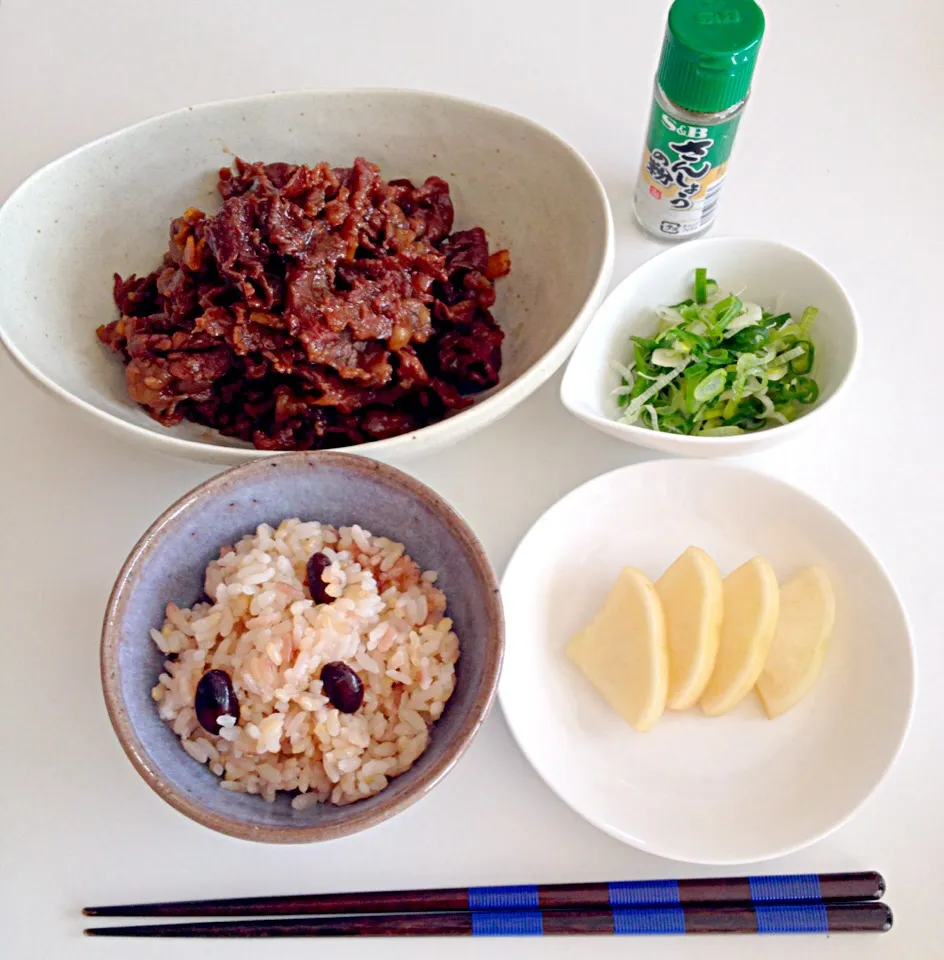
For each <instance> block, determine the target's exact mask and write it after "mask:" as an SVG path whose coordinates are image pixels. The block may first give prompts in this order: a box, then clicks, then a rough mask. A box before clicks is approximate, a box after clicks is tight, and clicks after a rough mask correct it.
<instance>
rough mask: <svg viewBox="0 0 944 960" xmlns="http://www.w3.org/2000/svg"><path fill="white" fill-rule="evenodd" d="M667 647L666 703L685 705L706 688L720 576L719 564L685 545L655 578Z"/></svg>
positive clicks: (717, 627) (714, 638)
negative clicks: (685, 547) (670, 564)
mask: <svg viewBox="0 0 944 960" xmlns="http://www.w3.org/2000/svg"><path fill="white" fill-rule="evenodd" d="M655 587H656V593H657V594H658V595H659V599H660V600H661V601H662V612H663V614H664V615H665V632H666V640H667V641H668V648H669V694H668V697H667V699H666V706H668V707H669V708H670V709H672V710H687V709H688V708H689V707H691V706H694V705H695V704H696V703H697V702H698V699H699V697H701V695H702V693H703V692H704V690H705V687H706V686H707V684H708V681H709V679H710V678H711V672H712V670H713V669H714V665H715V659H716V657H717V654H718V641H719V639H720V632H721V615H722V610H723V602H722V590H723V587H722V580H721V574H720V572H719V571H718V565H717V564H716V563H715V562H714V560H712V559H711V557H709V556H708V554H707V553H705V551H704V550H700V549H699V548H698V547H689V548H688V549H687V550H686V551H685V552H684V553H683V554H682V555H681V556H680V557H679V558H678V559H677V560H675V562H674V563H673V564H672V566H670V567H669V568H668V570H666V571H665V573H663V574H662V576H661V577H659V579H658V580H657V581H656V583H655Z"/></svg>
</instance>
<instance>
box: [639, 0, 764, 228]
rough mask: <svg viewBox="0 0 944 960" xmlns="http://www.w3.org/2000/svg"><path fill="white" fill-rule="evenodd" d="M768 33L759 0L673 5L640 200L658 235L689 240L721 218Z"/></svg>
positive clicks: (685, 0)
mask: <svg viewBox="0 0 944 960" xmlns="http://www.w3.org/2000/svg"><path fill="white" fill-rule="evenodd" d="M763 35H764V14H763V11H762V10H761V9H760V7H759V6H758V5H757V4H756V3H755V2H754V0H675V2H674V3H673V4H672V7H671V9H670V10H669V20H668V24H667V26H666V30H665V40H664V41H663V44H662V55H661V57H660V58H659V67H658V70H657V72H656V81H655V89H654V92H653V100H652V112H651V114H650V116H649V128H648V132H647V136H646V147H645V150H644V151H643V158H642V169H641V170H640V173H639V180H638V182H637V184H636V196H635V203H634V206H635V210H636V218H637V219H638V220H639V223H640V225H641V226H642V227H643V229H644V230H646V231H647V232H648V233H650V234H652V235H654V236H656V237H658V238H659V239H662V240H685V239H687V238H688V237H693V236H696V235H697V234H700V233H704V231H705V230H707V229H708V228H709V227H710V226H711V224H712V222H713V221H714V218H715V212H716V210H717V207H718V199H719V196H720V194H721V190H722V187H723V186H724V180H725V177H726V176H727V172H728V158H729V157H730V155H731V147H732V146H733V144H734V137H735V134H736V133H737V128H738V124H739V122H740V120H741V114H742V113H743V112H744V106H745V104H746V103H747V97H748V93H749V91H750V86H751V77H752V76H753V73H754V65H755V63H756V61H757V51H758V50H759V48H760V42H761V38H762V37H763Z"/></svg>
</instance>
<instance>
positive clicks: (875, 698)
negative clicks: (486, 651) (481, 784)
mask: <svg viewBox="0 0 944 960" xmlns="http://www.w3.org/2000/svg"><path fill="white" fill-rule="evenodd" d="M690 545H696V546H699V547H701V548H702V549H704V550H707V551H708V553H709V554H711V556H713V557H714V558H715V560H716V561H717V563H718V566H719V567H720V568H721V572H722V574H727V573H729V572H730V571H731V570H732V569H734V568H735V567H737V566H739V565H740V564H741V563H743V562H744V561H745V560H748V559H749V558H750V557H752V556H754V555H756V554H760V555H762V556H764V557H766V558H767V559H768V560H769V561H770V563H771V564H772V565H773V568H774V571H775V572H776V574H777V576H778V578H780V579H781V580H782V579H783V578H786V577H790V576H792V575H793V574H794V573H796V572H798V571H799V570H800V569H802V568H803V567H806V566H809V565H811V564H821V565H822V566H823V567H825V569H826V570H827V572H828V574H829V577H830V579H831V580H832V583H833V586H834V589H835V592H836V626H835V630H834V632H833V636H832V639H831V641H830V646H829V650H828V653H827V656H826V663H825V665H824V668H823V672H822V675H821V676H820V677H819V679H818V680H817V682H816V685H815V686H814V687H813V689H812V690H811V691H810V693H809V695H808V696H807V697H806V698H805V699H804V700H803V701H802V702H801V703H799V704H798V705H797V706H796V707H794V708H793V709H792V710H790V711H789V712H788V713H785V714H784V715H783V716H781V717H778V718H777V719H776V720H768V719H767V718H766V717H765V716H764V714H763V711H762V710H761V707H760V703H759V701H758V699H757V697H756V696H755V695H754V694H753V693H751V694H749V695H748V697H747V699H746V700H745V701H743V702H742V703H741V704H740V705H739V706H738V707H736V708H735V709H734V710H732V711H731V712H730V713H728V714H726V715H725V716H723V717H706V716H704V715H703V714H702V713H701V711H699V710H698V709H697V708H696V709H693V710H688V711H684V712H676V711H671V710H670V711H666V713H665V715H664V716H663V717H662V719H661V720H659V722H658V723H657V724H656V725H655V727H654V728H653V729H652V730H651V731H649V732H648V733H636V732H635V731H634V730H632V729H631V728H630V727H629V726H628V725H627V724H626V723H625V722H624V721H623V720H622V719H621V718H620V717H619V716H618V715H617V714H616V713H615V711H613V710H612V709H611V708H610V707H609V706H608V705H607V704H606V703H605V702H604V701H603V700H602V699H601V698H600V696H599V695H598V694H597V692H596V690H594V688H593V687H592V686H591V685H590V684H589V683H588V682H587V680H586V679H585V678H584V676H583V674H582V673H581V672H580V671H579V670H578V669H577V668H576V667H575V666H574V665H573V664H572V663H571V662H570V661H569V660H568V659H567V657H566V656H565V654H564V647H565V645H566V644H567V641H568V640H569V639H570V637H572V636H573V634H574V633H576V632H577V631H578V630H579V629H580V628H581V627H583V626H584V624H585V623H586V622H587V621H588V620H589V619H590V618H591V617H592V616H593V614H594V613H595V612H596V610H597V609H598V608H599V606H600V604H601V602H602V601H603V598H604V597H605V596H606V593H607V591H608V590H609V589H610V587H611V585H612V583H613V581H614V580H615V579H616V575H617V573H618V572H619V570H620V568H621V567H623V566H625V565H630V566H634V567H637V568H638V569H640V570H642V571H643V573H645V574H646V575H647V576H649V577H650V578H651V579H653V580H655V579H656V578H657V577H659V576H660V575H661V574H662V572H663V571H664V570H665V568H666V567H667V566H668V565H669V564H670V563H671V562H672V561H673V560H674V559H675V557H676V556H678V554H680V553H681V552H682V551H683V550H684V549H685V548H686V547H688V546H690ZM502 599H503V602H504V605H505V625H506V630H507V635H508V637H510V638H511V639H510V642H509V644H508V646H507V647H506V650H505V663H504V667H503V669H502V676H501V681H500V683H499V697H500V699H501V704H502V710H503V712H504V714H505V717H506V719H507V720H508V724H509V726H510V727H511V731H512V733H513V734H514V736H515V739H516V740H517V741H518V744H519V746H520V747H521V749H522V750H523V752H524V753H525V755H526V756H527V757H528V759H529V760H530V761H531V763H532V764H533V765H534V768H535V769H536V770H537V772H538V773H539V774H540V775H541V777H542V778H543V779H544V781H545V782H546V783H547V785H548V786H549V787H550V788H551V789H552V790H553V791H554V792H555V793H557V795H558V796H559V797H560V798H561V799H562V800H564V802H565V803H567V804H569V805H570V806H571V807H572V808H573V809H574V810H575V811H576V812H577V813H579V814H580V815H581V816H583V817H584V818H585V819H587V820H588V821H590V823H593V824H594V825H596V826H597V827H599V828H600V829H601V830H605V831H606V832H607V833H609V834H610V835H612V836H614V837H616V838H617V839H619V840H622V841H624V842H625V843H629V844H632V845H633V846H635V847H638V848H639V849H641V850H644V851H646V852H648V853H652V854H656V855H658V856H662V857H670V858H672V859H674V860H684V861H688V862H691V863H705V864H735V863H748V862H752V861H757V860H766V859H769V858H771V857H777V856H781V855H783V854H787V853H791V852H793V851H795V850H799V849H800V848H801V847H805V846H807V845H808V844H811V843H813V842H814V841H815V840H818V839H820V838H822V837H825V836H826V835H827V834H828V833H830V832H831V831H833V830H835V829H836V828H837V827H839V826H840V825H841V824H843V823H845V822H846V821H847V820H848V819H849V817H851V816H852V814H853V813H854V812H855V811H856V810H857V809H858V808H859V806H860V805H861V804H862V803H864V802H865V800H866V798H867V797H869V795H870V794H871V793H872V791H873V790H874V789H875V788H876V787H877V786H878V784H879V782H880V781H881V780H882V778H883V777H884V776H885V774H886V773H887V771H888V769H889V767H890V766H891V764H892V762H893V761H894V759H895V757H896V756H897V755H898V751H899V749H900V747H901V744H902V742H903V741H904V738H905V735H906V733H907V730H908V725H909V722H910V719H911V714H912V709H913V705H914V686H915V680H914V655H913V651H912V644H911V637H910V633H909V629H908V623H907V619H906V617H905V612H904V610H903V609H902V605H901V601H900V600H899V598H898V595H897V593H896V592H895V588H894V586H893V585H892V583H891V581H890V580H889V579H888V575H887V574H886V573H885V571H884V570H883V569H882V566H881V564H880V563H879V561H878V560H877V559H876V558H875V556H874V555H873V554H872V552H871V551H870V550H869V548H868V547H867V546H866V545H865V544H864V543H863V542H862V541H861V540H860V539H859V538H858V537H857V536H856V534H855V533H854V532H853V531H852V530H850V529H849V527H847V526H846V524H845V523H843V522H842V520H840V519H839V518H838V517H837V516H836V515H835V514H833V513H832V512H831V511H830V510H828V509H827V508H826V507H824V506H823V505H822V504H821V503H819V502H818V501H817V500H815V499H813V497H811V496H809V495H807V494H805V493H803V492H801V491H800V490H797V489H795V488H794V487H791V486H788V485H787V484H785V483H783V482H782V481H780V480H776V479H774V478H773V477H769V476H766V475H764V474H761V473H755V472H753V471H750V470H746V469H744V468H743V467H737V466H734V465H733V464H727V463H720V462H711V461H705V460H672V459H660V460H650V461H648V462H646V463H641V464H638V465H635V466H630V467H623V468H621V469H619V470H614V471H612V472H611V473H607V474H604V475H603V476H599V477H596V478H595V479H593V480H591V481H589V482H588V483H585V484H584V485H583V486H581V487H578V488H577V489H576V490H573V491H571V492H570V493H569V494H567V495H566V496H565V497H563V498H562V499H561V500H559V501H558V502H557V503H556V504H554V506H552V507H551V508H550V509H549V510H548V511H547V512H546V513H545V514H544V515H543V516H542V517H541V518H540V519H539V520H538V521H537V522H536V523H535V524H534V526H533V527H532V528H531V530H530V531H529V532H528V533H527V534H526V535H525V537H524V539H523V540H522V541H521V543H520V544H519V546H518V548H517V550H516V551H515V553H514V556H513V557H512V559H511V561H510V563H509V564H508V567H507V569H506V570H505V575H504V577H503V579H502Z"/></svg>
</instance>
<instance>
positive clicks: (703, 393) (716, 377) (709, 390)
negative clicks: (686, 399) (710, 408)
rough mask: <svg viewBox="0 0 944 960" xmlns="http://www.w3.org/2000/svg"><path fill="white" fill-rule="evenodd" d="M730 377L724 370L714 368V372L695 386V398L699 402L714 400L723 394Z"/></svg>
mask: <svg viewBox="0 0 944 960" xmlns="http://www.w3.org/2000/svg"><path fill="white" fill-rule="evenodd" d="M727 381H728V377H727V374H726V373H725V372H724V370H714V371H713V372H712V373H709V374H708V376H707V377H705V378H704V379H703V380H702V381H701V382H700V383H699V384H698V386H697V387H695V392H694V396H695V400H696V402H698V403H707V402H708V401H709V400H714V398H715V397H717V396H718V395H719V394H721V393H722V392H723V390H724V388H725V385H726V384H727Z"/></svg>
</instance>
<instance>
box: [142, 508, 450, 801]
mask: <svg viewBox="0 0 944 960" xmlns="http://www.w3.org/2000/svg"><path fill="white" fill-rule="evenodd" d="M316 551H323V552H324V553H325V554H326V555H327V557H328V558H329V560H331V565H330V566H329V567H328V568H327V569H326V570H325V571H324V574H323V579H324V582H325V583H326V584H327V587H326V591H327V593H328V594H329V595H330V596H331V597H334V598H335V599H334V601H333V602H332V603H330V604H315V603H314V601H313V600H312V599H311V594H310V593H309V591H308V589H307V587H306V586H305V565H306V563H307V562H308V558H309V557H310V556H311V555H312V554H313V553H315V552H316ZM435 582H436V574H435V573H434V572H432V571H426V572H421V571H420V569H419V567H418V566H417V564H416V563H415V562H414V561H413V560H412V559H410V557H409V556H407V554H406V553H405V552H404V546H403V544H402V543H394V542H393V541H391V540H388V539H387V538H385V537H375V536H372V535H371V534H370V533H368V532H367V531H366V530H362V529H361V528H360V527H359V526H357V525H356V524H355V525H354V526H351V527H341V529H340V530H336V529H335V528H334V527H332V526H329V525H328V524H321V523H318V522H316V521H305V522H303V521H301V520H298V519H292V520H284V521H282V523H281V524H279V527H278V529H276V530H273V528H272V527H270V526H268V525H267V524H263V525H262V526H260V527H259V528H258V529H257V530H256V532H255V534H254V535H250V536H246V537H243V539H242V540H240V541H239V542H238V543H237V544H236V545H235V547H224V548H223V549H222V550H221V551H220V557H219V559H218V560H213V561H212V562H211V563H210V565H209V566H208V567H207V570H206V581H205V591H206V595H207V597H210V598H215V602H213V603H212V604H211V603H197V604H194V606H193V607H190V608H180V607H177V606H176V605H175V604H173V603H170V604H168V605H167V611H166V616H167V619H166V620H165V622H164V626H163V628H162V629H161V630H152V631H151V636H152V638H153V640H154V642H155V643H156V644H157V646H158V647H159V648H160V649H161V651H162V652H163V653H165V654H168V655H170V654H176V655H177V656H176V658H175V659H168V660H166V661H165V662H164V672H163V673H161V675H160V677H159V680H158V683H157V685H156V686H155V687H154V689H153V690H152V696H153V698H154V700H155V701H156V703H157V708H158V711H159V712H160V716H161V719H163V720H165V721H166V722H167V723H169V724H170V725H171V727H172V729H173V731H174V733H176V734H177V736H179V737H180V738H181V743H182V745H183V748H184V750H186V751H187V753H188V754H189V755H190V756H191V757H193V759H194V760H196V761H197V762H198V763H205V764H208V765H209V769H210V770H211V771H212V772H213V773H214V774H215V775H216V776H218V777H221V778H222V779H221V782H220V786H221V787H223V789H225V790H234V791H239V792H242V793H251V794H261V795H262V796H263V797H264V798H265V799H266V800H268V801H273V800H274V799H275V796H276V793H277V792H278V791H279V790H290V791H297V795H296V796H295V797H294V798H293V800H292V806H293V807H295V808H296V809H304V808H305V807H307V806H310V805H311V804H313V803H316V802H318V801H325V802H331V803H337V804H343V803H351V802H352V801H354V800H359V799H361V798H363V797H368V796H371V795H372V794H374V793H377V792H378V791H380V790H383V788H384V787H385V786H386V785H387V782H388V781H389V779H390V778H391V777H396V776H399V775H400V774H401V773H404V772H406V771H407V770H409V769H410V767H411V766H412V765H413V764H414V762H415V761H416V759H417V758H418V757H419V756H420V754H422V752H423V751H424V750H425V749H426V746H427V743H428V742H429V730H430V727H431V725H432V724H433V723H434V722H435V721H436V720H437V719H438V718H439V717H440V715H441V714H442V711H443V707H444V706H445V704H446V701H447V700H448V699H449V697H450V695H451V694H452V691H453V689H454V687H455V663H456V661H457V659H458V657H459V642H458V640H457V638H456V635H455V633H453V632H452V621H451V620H450V619H449V618H448V617H446V616H445V615H444V613H445V609H446V598H445V596H444V595H443V592H442V591H441V590H440V589H439V588H438V587H436V586H435ZM336 660H341V661H343V662H345V663H346V664H348V665H349V666H350V667H351V668H352V669H354V670H355V672H356V673H357V675H358V676H359V677H360V679H361V682H362V683H363V685H364V700H363V704H362V705H361V708H360V709H359V710H358V711H357V712H356V713H352V714H344V713H340V712H339V711H338V710H337V709H335V708H334V707H333V706H332V705H331V703H330V701H329V700H328V699H327V697H325V695H324V693H323V691H322V687H321V680H320V679H319V676H320V673H321V668H322V666H323V665H324V664H325V663H329V662H331V661H336ZM212 669H220V670H225V671H226V672H227V673H228V674H229V675H230V677H231V679H232V682H233V688H234V690H235V691H236V695H237V697H238V699H239V704H240V716H239V721H238V722H237V721H236V719H235V718H229V717H224V718H223V720H222V729H221V730H220V733H219V735H216V736H215V735H213V734H211V733H208V732H207V731H206V730H204V728H203V727H202V726H201V725H200V724H199V723H198V721H197V718H196V713H195V712H194V706H193V703H194V695H195V692H196V687H197V683H198V682H199V680H200V677H201V676H202V675H203V674H204V673H205V672H206V671H207V670H212Z"/></svg>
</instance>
